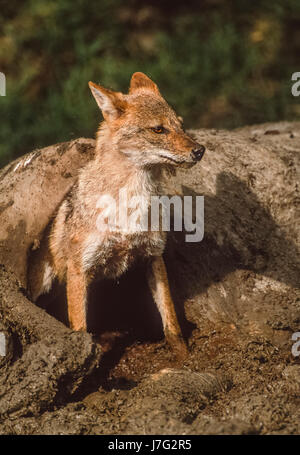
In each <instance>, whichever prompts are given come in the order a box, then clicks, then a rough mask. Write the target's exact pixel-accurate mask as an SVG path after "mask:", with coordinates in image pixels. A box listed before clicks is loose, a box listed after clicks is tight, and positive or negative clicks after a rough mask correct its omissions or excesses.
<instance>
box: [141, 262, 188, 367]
mask: <svg viewBox="0 0 300 455" xmlns="http://www.w3.org/2000/svg"><path fill="white" fill-rule="evenodd" d="M148 281H149V286H150V289H151V292H152V295H153V298H154V300H155V303H156V305H157V307H158V310H159V312H160V314H161V318H162V322H163V328H164V333H165V337H166V339H167V341H168V343H169V344H170V345H171V347H172V348H173V349H174V351H175V352H176V355H177V357H179V358H180V359H182V358H184V357H186V356H187V353H188V350H187V347H186V344H185V342H184V339H183V337H182V333H181V329H180V326H179V323H178V320H177V316H176V312H175V308H174V303H173V300H172V297H171V292H170V288H169V282H168V276H167V270H166V267H165V263H164V260H163V258H162V256H157V257H154V258H153V259H152V263H151V266H150V270H149V273H148Z"/></svg>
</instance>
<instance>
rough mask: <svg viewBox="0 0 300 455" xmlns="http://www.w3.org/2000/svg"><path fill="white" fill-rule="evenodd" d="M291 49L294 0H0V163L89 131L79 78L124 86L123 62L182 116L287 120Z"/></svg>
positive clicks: (295, 48)
mask: <svg viewBox="0 0 300 455" xmlns="http://www.w3.org/2000/svg"><path fill="white" fill-rule="evenodd" d="M299 57H300V1H299V0H273V1H270V0H257V1H255V2H252V1H250V0H203V1H201V0H198V1H195V0H191V1H188V0H187V1H184V2H183V1H178V0H172V1H171V0H165V1H158V0H152V1H151V2H149V1H145V0H128V1H126V2H124V1H121V0H97V1H96V0H89V1H87V0H55V1H54V0H49V1H46V0H23V1H22V2H20V1H19V0H8V1H7V0H0V71H1V72H3V73H4V74H5V75H6V82H7V90H6V92H7V95H6V96H5V97H0V165H4V164H5V163H7V162H8V161H9V160H11V159H13V158H15V157H17V156H19V155H21V154H23V153H25V152H28V151H30V150H32V149H34V148H37V147H43V146H46V145H50V144H53V143H56V142H59V141H65V140H70V139H73V138H76V137H79V136H86V137H93V136H94V134H95V130H96V128H97V124H98V122H99V120H100V118H101V117H100V113H99V111H98V108H97V106H96V103H95V102H94V100H93V98H92V96H91V94H90V92H89V89H88V85H87V82H88V81H89V80H92V81H94V82H98V83H101V84H103V85H105V86H107V87H110V88H112V89H116V90H123V91H126V90H127V88H128V84H129V79H130V76H131V74H132V73H133V72H135V71H143V72H145V73H146V74H148V75H149V76H150V77H151V78H152V79H153V80H154V81H155V82H157V83H158V85H159V87H160V89H161V92H162V94H163V95H164V96H165V97H166V99H167V100H168V101H169V103H170V104H171V105H172V106H173V107H174V108H175V109H176V111H177V113H178V114H179V115H182V116H183V117H184V120H185V126H186V127H217V128H233V127H237V126H241V125H244V124H253V123H260V122H265V121H276V120H297V119H298V120H299V119H300V103H299V101H300V100H299V99H297V98H294V97H293V96H292V95H291V85H292V83H291V74H292V73H293V72H295V71H300V58H299ZM297 65H298V66H297Z"/></svg>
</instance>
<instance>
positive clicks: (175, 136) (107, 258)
mask: <svg viewBox="0 0 300 455" xmlns="http://www.w3.org/2000/svg"><path fill="white" fill-rule="evenodd" d="M90 88H91V90H92V93H93V95H94V97H95V99H96V101H97V103H98V105H99V107H100V108H101V110H102V113H103V116H104V122H102V124H100V128H99V131H98V133H97V147H96V156H95V159H94V160H93V161H91V162H89V163H88V164H87V165H86V166H85V167H84V168H83V169H82V170H81V172H80V174H79V178H78V182H77V184H76V185H74V187H73V189H72V191H71V192H70V193H69V195H68V196H67V197H66V198H65V200H64V201H63V203H62V204H61V206H60V208H59V210H58V213H57V215H56V217H55V219H54V221H53V223H52V226H51V228H50V229H51V231H50V236H46V243H47V247H46V248H45V247H41V253H40V255H39V256H40V258H39V260H38V264H40V270H41V272H40V274H42V275H43V277H44V279H42V278H41V277H38V276H37V277H36V276H35V274H36V272H37V268H38V267H37V265H36V264H35V265H34V272H35V273H30V274H29V282H30V283H31V284H30V288H31V290H32V297H33V298H36V297H37V296H38V295H40V294H41V293H43V292H47V291H48V290H49V281H50V280H51V279H52V278H53V277H54V276H56V277H58V278H59V280H60V281H65V282H66V284H67V298H68V314H69V321H70V325H71V327H72V328H73V329H74V330H86V303H87V302H86V298H87V297H86V296H87V288H88V285H89V283H90V282H91V281H92V280H94V279H95V278H97V279H101V278H117V277H119V276H120V275H122V274H123V273H124V272H125V271H126V270H127V269H128V268H129V267H130V266H131V265H132V264H133V263H134V261H135V260H136V259H137V258H142V259H146V258H149V260H150V262H152V267H151V270H150V272H149V284H150V288H151V291H152V293H153V297H154V300H155V302H156V304H157V306H158V309H159V311H160V314H161V317H162V321H163V327H164V331H165V335H166V338H167V340H168V341H169V342H170V343H171V345H172V346H173V347H174V349H175V350H176V352H177V354H178V355H179V356H182V355H183V354H184V353H186V347H185V344H184V341H183V339H182V335H181V331H180V327H179V324H178V321H177V317H176V313H175V309H174V305H173V302H172V298H171V294H170V290H169V285H168V278H167V273H166V269H165V265H164V262H163V259H162V253H163V251H164V248H165V242H166V233H165V232H162V231H158V232H152V231H150V230H148V231H147V232H143V231H134V230H127V231H126V230H125V231H124V230H122V229H120V230H117V231H114V232H112V231H110V230H109V229H107V230H105V231H99V230H98V229H97V226H96V222H97V217H98V215H99V213H101V208H99V207H98V205H97V204H98V200H99V197H100V196H101V195H103V194H109V195H111V196H112V197H114V198H116V199H118V192H119V189H120V188H126V190H127V194H128V198H130V197H132V196H141V195H142V196H143V198H144V199H143V200H144V201H145V202H144V204H143V205H142V207H141V208H140V215H141V216H142V215H143V214H144V213H145V212H146V211H149V204H150V197H151V195H156V194H157V195H158V194H159V191H160V190H159V180H160V177H161V174H162V172H163V170H169V169H170V167H172V168H173V167H174V166H182V167H191V166H193V165H194V164H195V163H196V160H195V158H194V156H192V151H193V150H195V149H197V148H199V147H201V146H199V144H197V143H196V142H195V141H194V140H193V139H192V138H191V137H190V136H188V135H187V134H186V133H185V132H184V130H183V129H182V122H181V121H180V120H179V119H178V118H177V116H176V114H175V112H174V111H173V110H172V109H171V108H170V106H169V105H168V104H167V103H166V101H165V100H164V99H163V98H162V96H161V95H160V93H159V90H158V87H157V86H156V84H154V83H153V82H152V81H151V79H149V78H148V77H147V76H146V75H144V74H142V73H135V74H134V75H133V76H132V79H131V85H130V91H129V94H128V95H124V94H122V93H120V92H113V91H111V90H107V89H105V88H103V87H100V86H98V85H96V84H94V83H90ZM158 127H162V128H158ZM161 129H162V132H161V131H160V130H161ZM45 262H47V268H46V269H45Z"/></svg>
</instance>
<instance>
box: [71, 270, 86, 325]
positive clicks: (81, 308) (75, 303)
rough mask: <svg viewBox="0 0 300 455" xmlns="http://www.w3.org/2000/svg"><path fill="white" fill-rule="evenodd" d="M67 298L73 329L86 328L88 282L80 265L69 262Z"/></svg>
mask: <svg viewBox="0 0 300 455" xmlns="http://www.w3.org/2000/svg"><path fill="white" fill-rule="evenodd" d="M67 299H68V316H69V323H70V327H71V329H73V330H86V328H87V324H86V305H87V282H86V277H85V275H84V273H83V272H82V271H81V269H80V267H79V266H77V265H76V264H74V262H73V261H69V262H68V269H67Z"/></svg>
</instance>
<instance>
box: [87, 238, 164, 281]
mask: <svg viewBox="0 0 300 455" xmlns="http://www.w3.org/2000/svg"><path fill="white" fill-rule="evenodd" d="M165 242H166V235H165V233H164V232H149V231H147V232H134V233H126V234H124V233H121V232H110V233H109V234H108V235H106V236H105V237H104V238H103V236H101V235H99V233H96V232H95V233H93V234H90V235H89V236H88V237H87V239H86V241H85V243H84V245H83V251H82V265H83V269H84V270H85V272H87V273H92V274H93V275H94V274H95V275H97V276H98V277H103V278H117V277H119V276H120V275H122V274H123V273H124V272H125V271H126V270H127V269H128V268H129V267H130V266H131V265H133V264H134V262H135V261H137V260H139V259H146V258H148V257H151V256H160V255H161V254H162V253H163V251H164V248H165Z"/></svg>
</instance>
